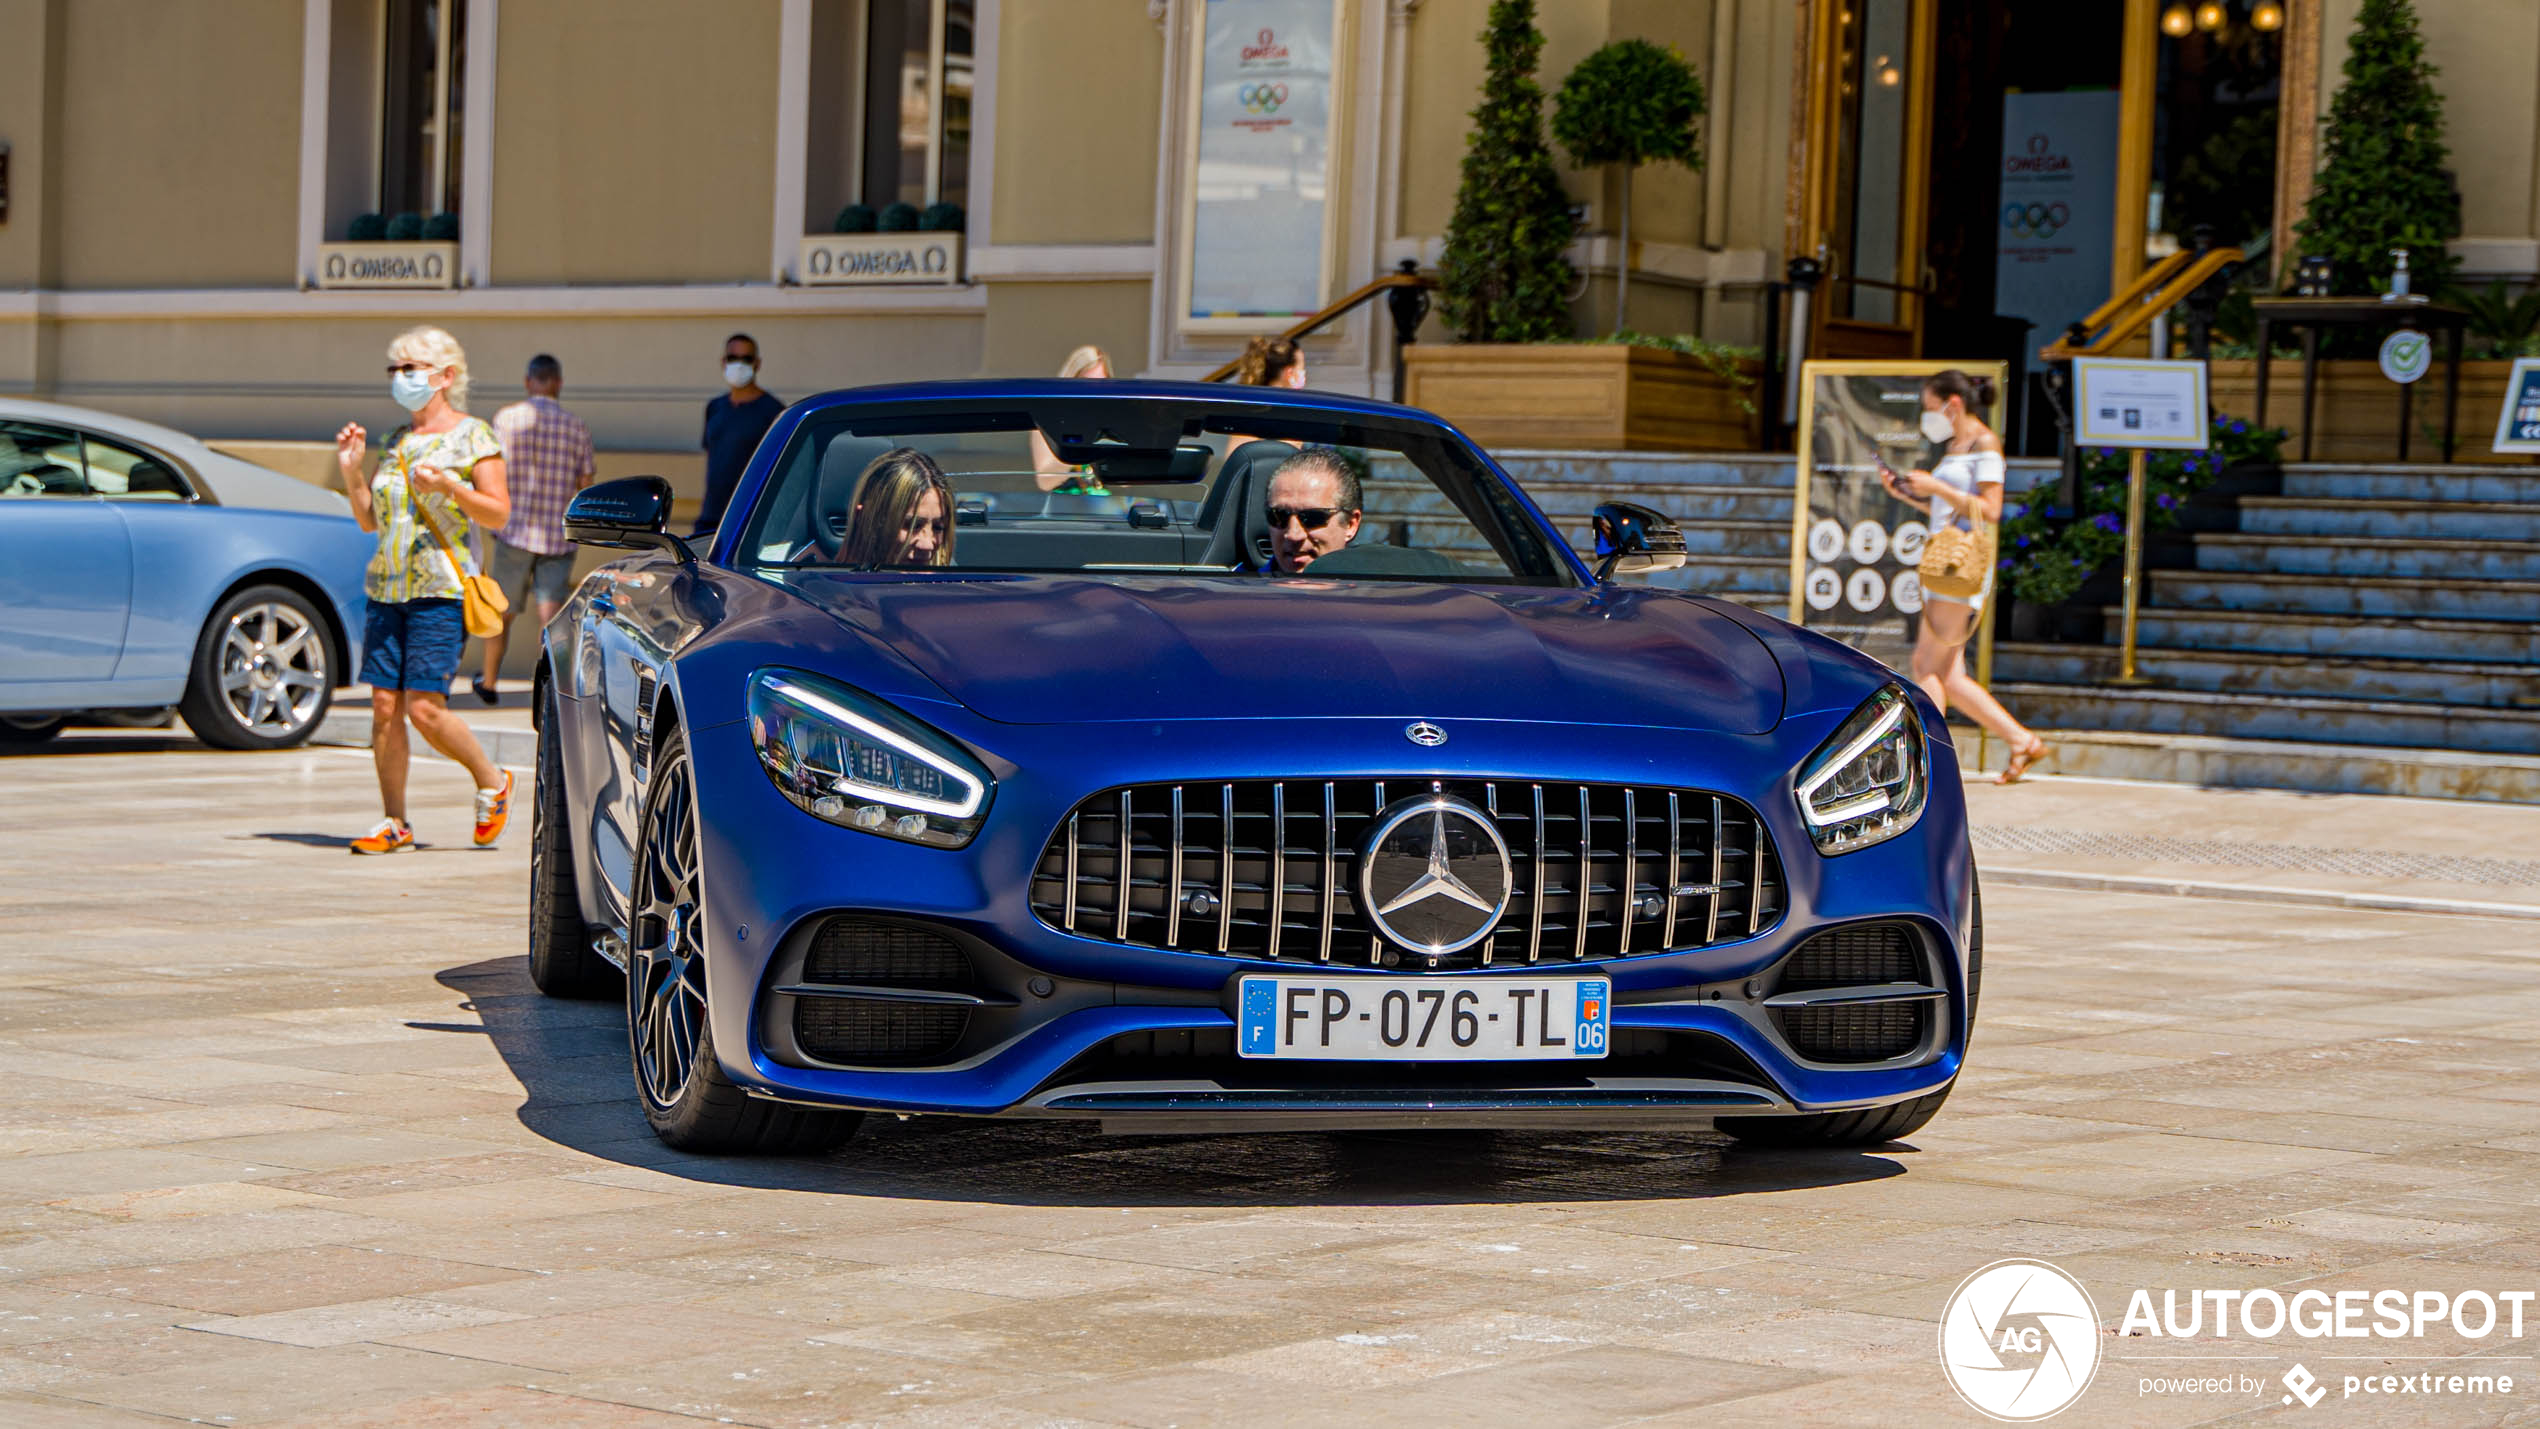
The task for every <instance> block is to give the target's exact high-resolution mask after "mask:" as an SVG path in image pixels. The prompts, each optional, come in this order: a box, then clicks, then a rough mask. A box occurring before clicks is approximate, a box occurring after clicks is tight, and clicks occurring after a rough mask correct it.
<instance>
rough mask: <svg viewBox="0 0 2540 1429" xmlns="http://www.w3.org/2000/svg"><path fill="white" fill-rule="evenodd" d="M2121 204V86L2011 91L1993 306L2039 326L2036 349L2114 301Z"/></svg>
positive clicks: (2033, 339)
mask: <svg viewBox="0 0 2540 1429" xmlns="http://www.w3.org/2000/svg"><path fill="white" fill-rule="evenodd" d="M2116 201H2117V96H2116V93H2115V92H2114V91H2113V90H2085V91H2079V92H2074V93H2051V94H2006V95H2004V96H2002V194H2001V200H2000V211H1999V227H1998V228H1997V230H1996V232H1995V234H1994V240H1995V248H1994V254H1995V256H1994V260H1993V261H1994V269H1993V292H1994V299H1993V310H1994V311H1995V312H1997V313H2002V314H2005V315H2007V316H2010V317H2015V318H2026V319H2028V320H2029V321H2030V322H2031V323H2033V324H2035V326H2034V327H2033V328H2031V329H2030V332H2029V338H2030V342H2029V345H2030V346H2031V347H2040V346H2043V345H2045V344H2046V343H2049V342H2052V341H2054V340H2055V338H2056V337H2057V336H2058V335H2060V334H2061V333H2062V332H2063V330H2064V327H2065V325H2066V324H2068V323H2070V322H2072V321H2073V320H2074V319H2075V318H2078V317H2080V316H2082V315H2083V314H2085V313H2087V312H2089V311H2090V310H2091V309H2092V308H2095V307H2097V306H2099V304H2100V303H2102V302H2104V301H2106V300H2107V297H2108V265H2109V264H2110V262H2112V261H2113V260H2114V258H2115V251H2114V248H2113V245H2114V243H2115V241H2116ZM2155 221H2156V222H2157V215H2156V216H2155Z"/></svg>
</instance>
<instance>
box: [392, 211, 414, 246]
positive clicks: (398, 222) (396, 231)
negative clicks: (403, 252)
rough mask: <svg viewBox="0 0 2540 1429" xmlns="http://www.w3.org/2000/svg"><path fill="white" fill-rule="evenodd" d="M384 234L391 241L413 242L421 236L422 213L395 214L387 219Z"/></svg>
mask: <svg viewBox="0 0 2540 1429" xmlns="http://www.w3.org/2000/svg"><path fill="white" fill-rule="evenodd" d="M384 236H385V237H386V238H387V240H388V241H389V242H391V243H412V242H414V241H415V240H416V239H418V238H421V237H423V215H422V214H419V213H401V214H399V215H397V216H396V217H395V218H392V219H390V220H388V229H387V232H386V233H385V235H384Z"/></svg>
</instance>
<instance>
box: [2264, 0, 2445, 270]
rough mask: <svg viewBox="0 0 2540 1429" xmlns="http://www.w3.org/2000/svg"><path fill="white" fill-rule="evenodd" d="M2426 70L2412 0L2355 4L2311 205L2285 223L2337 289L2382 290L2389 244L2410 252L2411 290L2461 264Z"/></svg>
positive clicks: (2438, 112) (2437, 102) (2438, 119)
mask: <svg viewBox="0 0 2540 1429" xmlns="http://www.w3.org/2000/svg"><path fill="white" fill-rule="evenodd" d="M2434 73H2435V71H2434V66H2432V65H2430V64H2428V63H2426V60H2425V39H2424V37H2423V36H2422V35H2419V34H2418V33H2417V16H2416V7H2415V6H2414V5H2413V4H2412V3H2411V0H2363V6H2362V8H2361V9H2359V10H2357V11H2356V13H2355V33H2354V35H2353V37H2352V38H2351V39H2350V40H2349V41H2348V42H2347V49H2346V78H2345V80H2344V82H2342V83H2341V84H2339V85H2338V87H2337V98H2336V100H2335V101H2334V102H2333V103H2332V104H2331V105H2330V106H2329V111H2328V132H2327V135H2326V137H2325V139H2324V140H2323V141H2322V143H2321V153H2322V154H2323V155H2324V158H2323V160H2322V162H2321V164H2320V171H2319V178H2318V181H2317V183H2316V184H2315V185H2314V187H2313V188H2312V191H2311V203H2310V208H2309V210H2308V211H2307V212H2305V213H2304V214H2303V216H2302V221H2301V222H2300V223H2298V224H2296V225H2295V226H2294V229H2293V231H2294V233H2295V235H2296V236H2297V238H2298V247H2299V249H2300V251H2301V252H2303V253H2306V254H2319V255H2323V256H2325V257H2327V258H2329V259H2331V260H2333V261H2334V262H2335V264H2336V270H2335V273H2334V275H2333V281H2334V283H2335V286H2336V290H2337V291H2338V292H2339V293H2342V294H2348V295H2352V296H2363V295H2365V294H2369V293H2373V292H2377V291H2380V290H2382V289H2385V288H2387V287H2389V286H2390V271H2391V268H2392V266H2393V265H2392V262H2391V258H2390V250H2391V249H2393V248H2405V249H2407V250H2408V269H2409V274H2408V276H2409V279H2410V286H2411V287H2412V288H2414V289H2415V290H2416V291H2418V292H2425V293H2432V292H2439V291H2441V290H2442V288H2443V287H2444V285H2445V284H2446V283H2447V282H2449V281H2450V279H2451V277H2452V274H2453V272H2454V271H2455V270H2456V269H2458V268H2459V266H2460V263H2459V260H2458V259H2455V258H2454V257H2452V255H2451V253H2450V252H2449V250H2447V249H2446V248H2445V247H2444V245H2445V244H2447V243H2449V242H2451V241H2452V240H2453V239H2455V238H2458V237H2460V236H2461V196H2460V194H2459V192H2458V191H2457V190H2455V189H2454V188H2453V186H2452V180H2451V177H2450V175H2448V174H2447V173H2445V171H2444V170H2445V166H2446V165H2447V164H2448V163H2449V162H2450V156H2449V154H2448V153H2447V152H2446V150H2445V149H2444V145H2443V98H2442V96H2441V95H2439V94H2437V93H2436V92H2435V90H2434Z"/></svg>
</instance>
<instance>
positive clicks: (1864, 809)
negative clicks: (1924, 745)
mask: <svg viewBox="0 0 2540 1429" xmlns="http://www.w3.org/2000/svg"><path fill="white" fill-rule="evenodd" d="M1904 718H1905V702H1904V701H1903V700H1898V701H1897V702H1896V703H1894V704H1892V705H1889V706H1888V707H1887V713H1885V714H1883V715H1880V716H1879V717H1878V718H1877V719H1876V720H1874V721H1872V722H1871V724H1870V727H1869V728H1868V729H1867V730H1864V731H1863V732H1862V734H1861V736H1860V737H1859V738H1857V739H1855V740H1853V741H1852V742H1851V743H1850V744H1847V745H1845V746H1844V747H1843V749H1842V751H1841V752H1840V753H1838V754H1836V755H1835V757H1834V758H1832V759H1829V760H1827V761H1826V765H1825V767H1824V768H1823V769H1820V770H1818V771H1817V773H1816V775H1815V777H1813V778H1811V779H1810V780H1809V781H1808V782H1807V783H1805V784H1802V785H1800V786H1799V813H1800V817H1802V818H1804V819H1806V820H1807V821H1808V823H1809V825H1810V826H1811V827H1814V828H1820V829H1822V828H1829V827H1832V826H1833V825H1836V824H1840V823H1845V822H1848V821H1850V820H1853V819H1857V818H1860V817H1861V816H1862V815H1864V814H1875V813H1877V812H1878V811H1879V810H1881V809H1884V808H1886V807H1887V806H1888V804H1889V803H1890V802H1891V800H1890V799H1889V798H1888V793H1887V790H1885V789H1884V788H1880V789H1873V790H1871V791H1870V792H1869V793H1867V794H1863V795H1861V796H1860V797H1859V798H1857V799H1854V800H1853V801H1852V802H1850V803H1848V804H1841V805H1838V806H1836V807H1834V808H1832V809H1822V810H1821V809H1819V808H1818V807H1817V804H1816V795H1817V791H1818V790H1819V789H1822V788H1824V787H1825V786H1826V785H1827V784H1829V783H1832V782H1833V780H1834V777H1835V776H1836V775H1838V774H1841V773H1842V772H1843V771H1844V770H1845V769H1846V768H1848V767H1850V766H1851V763H1852V761H1853V760H1855V759H1858V758H1860V757H1861V756H1862V755H1864V754H1867V753H1869V752H1870V749H1871V747H1872V746H1873V745H1876V744H1877V743H1878V742H1879V741H1880V740H1882V739H1884V738H1886V737H1887V736H1888V734H1889V733H1891V732H1892V731H1894V730H1895V728H1896V726H1897V725H1898V724H1899V723H1900V722H1901V721H1903V720H1904Z"/></svg>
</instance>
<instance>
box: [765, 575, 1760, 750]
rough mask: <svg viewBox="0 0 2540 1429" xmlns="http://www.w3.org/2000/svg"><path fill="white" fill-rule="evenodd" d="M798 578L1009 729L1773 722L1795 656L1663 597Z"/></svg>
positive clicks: (1742, 726)
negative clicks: (1787, 662) (1272, 723)
mask: <svg viewBox="0 0 2540 1429" xmlns="http://www.w3.org/2000/svg"><path fill="white" fill-rule="evenodd" d="M780 581H781V583H782V584H783V585H785V586H786V587H787V588H789V589H790V590H792V591H793V592H794V593H795V594H796V595H798V596H800V597H801V598H802V599H804V600H807V601H810V602H811V603H813V604H814V605H817V606H818V607H820V608H821V609H823V610H825V611H827V612H828V613H829V614H831V615H833V616H835V617H836V618H837V619H838V620H840V621H841V622H843V623H845V624H846V625H847V626H849V627H850V628H852V629H854V630H857V631H860V632H862V633H863V634H865V635H867V636H869V637H871V638H872V639H873V640H875V641H876V642H878V643H880V644H882V645H883V646H885V647H887V648H889V649H890V650H892V651H893V652H895V653H897V654H898V655H900V656H901V657H902V658H904V659H906V660H907V661H908V662H909V663H910V664H911V665H913V666H914V667H916V669H917V670H918V672H919V673H921V674H923V675H925V676H926V677H927V678H928V679H929V680H931V681H933V682H934V683H935V684H937V685H939V686H941V687H942V688H943V690H944V691H945V692H946V693H947V694H949V695H951V696H952V697H953V698H954V699H956V700H959V701H960V702H961V703H962V704H964V705H967V706H968V707H969V708H971V709H972V710H974V711H976V712H977V713H979V714H980V715H982V716H984V717H986V718H988V719H991V720H996V721H999V722H1002V723H1008V724H1072V723H1080V722H1088V721H1139V720H1150V721H1151V720H1189V719H1228V718H1257V719H1329V718H1353V717H1367V718H1378V717H1381V718H1387V719H1421V718H1430V719H1437V718H1458V719H1499V720H1540V721H1545V722H1550V723H1558V724H1610V725H1656V726H1667V727H1678V728H1685V729H1700V730H1712V731H1719V732H1724V733H1736V734H1761V733H1763V732H1765V731H1767V730H1769V729H1771V728H1772V727H1773V725H1774V724H1775V723H1776V722H1777V721H1778V720H1779V719H1780V717H1781V711H1782V676H1781V669H1780V666H1779V665H1778V664H1776V663H1775V661H1774V659H1773V656H1772V654H1771V653H1770V652H1769V651H1767V650H1766V649H1765V647H1764V645H1763V642H1761V641H1759V640H1758V639H1756V637H1755V636H1754V635H1753V634H1752V633H1750V632H1749V631H1748V630H1747V629H1746V628H1745V627H1744V626H1742V625H1740V624H1739V623H1738V622H1737V621H1736V620H1734V619H1733V618H1731V617H1730V616H1728V615H1725V614H1722V613H1720V612H1718V611H1715V610H1712V609H1710V608H1709V607H1708V606H1707V605H1705V604H1704V603H1702V602H1700V601H1697V600H1693V599H1688V598H1686V597H1684V596H1680V595H1675V594H1672V593H1669V592H1664V591H1652V590H1639V589H1622V588H1614V587H1606V588H1600V589H1595V590H1538V589H1529V588H1488V587H1485V588H1476V587H1464V586H1437V585H1412V584H1394V583H1379V582H1346V581H1312V580H1286V581H1271V580H1216V579H1189V578H1178V579H1177V578H1153V579H1149V578H1138V577H1131V578H1114V579H1092V578H1086V577H1076V576H979V577H958V578H947V577H928V578H920V579H914V580H912V579H909V578H907V577H902V576H891V575H859V574H854V573H843V572H827V571H794V572H789V573H786V574H785V575H784V576H783V577H781V578H780Z"/></svg>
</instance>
